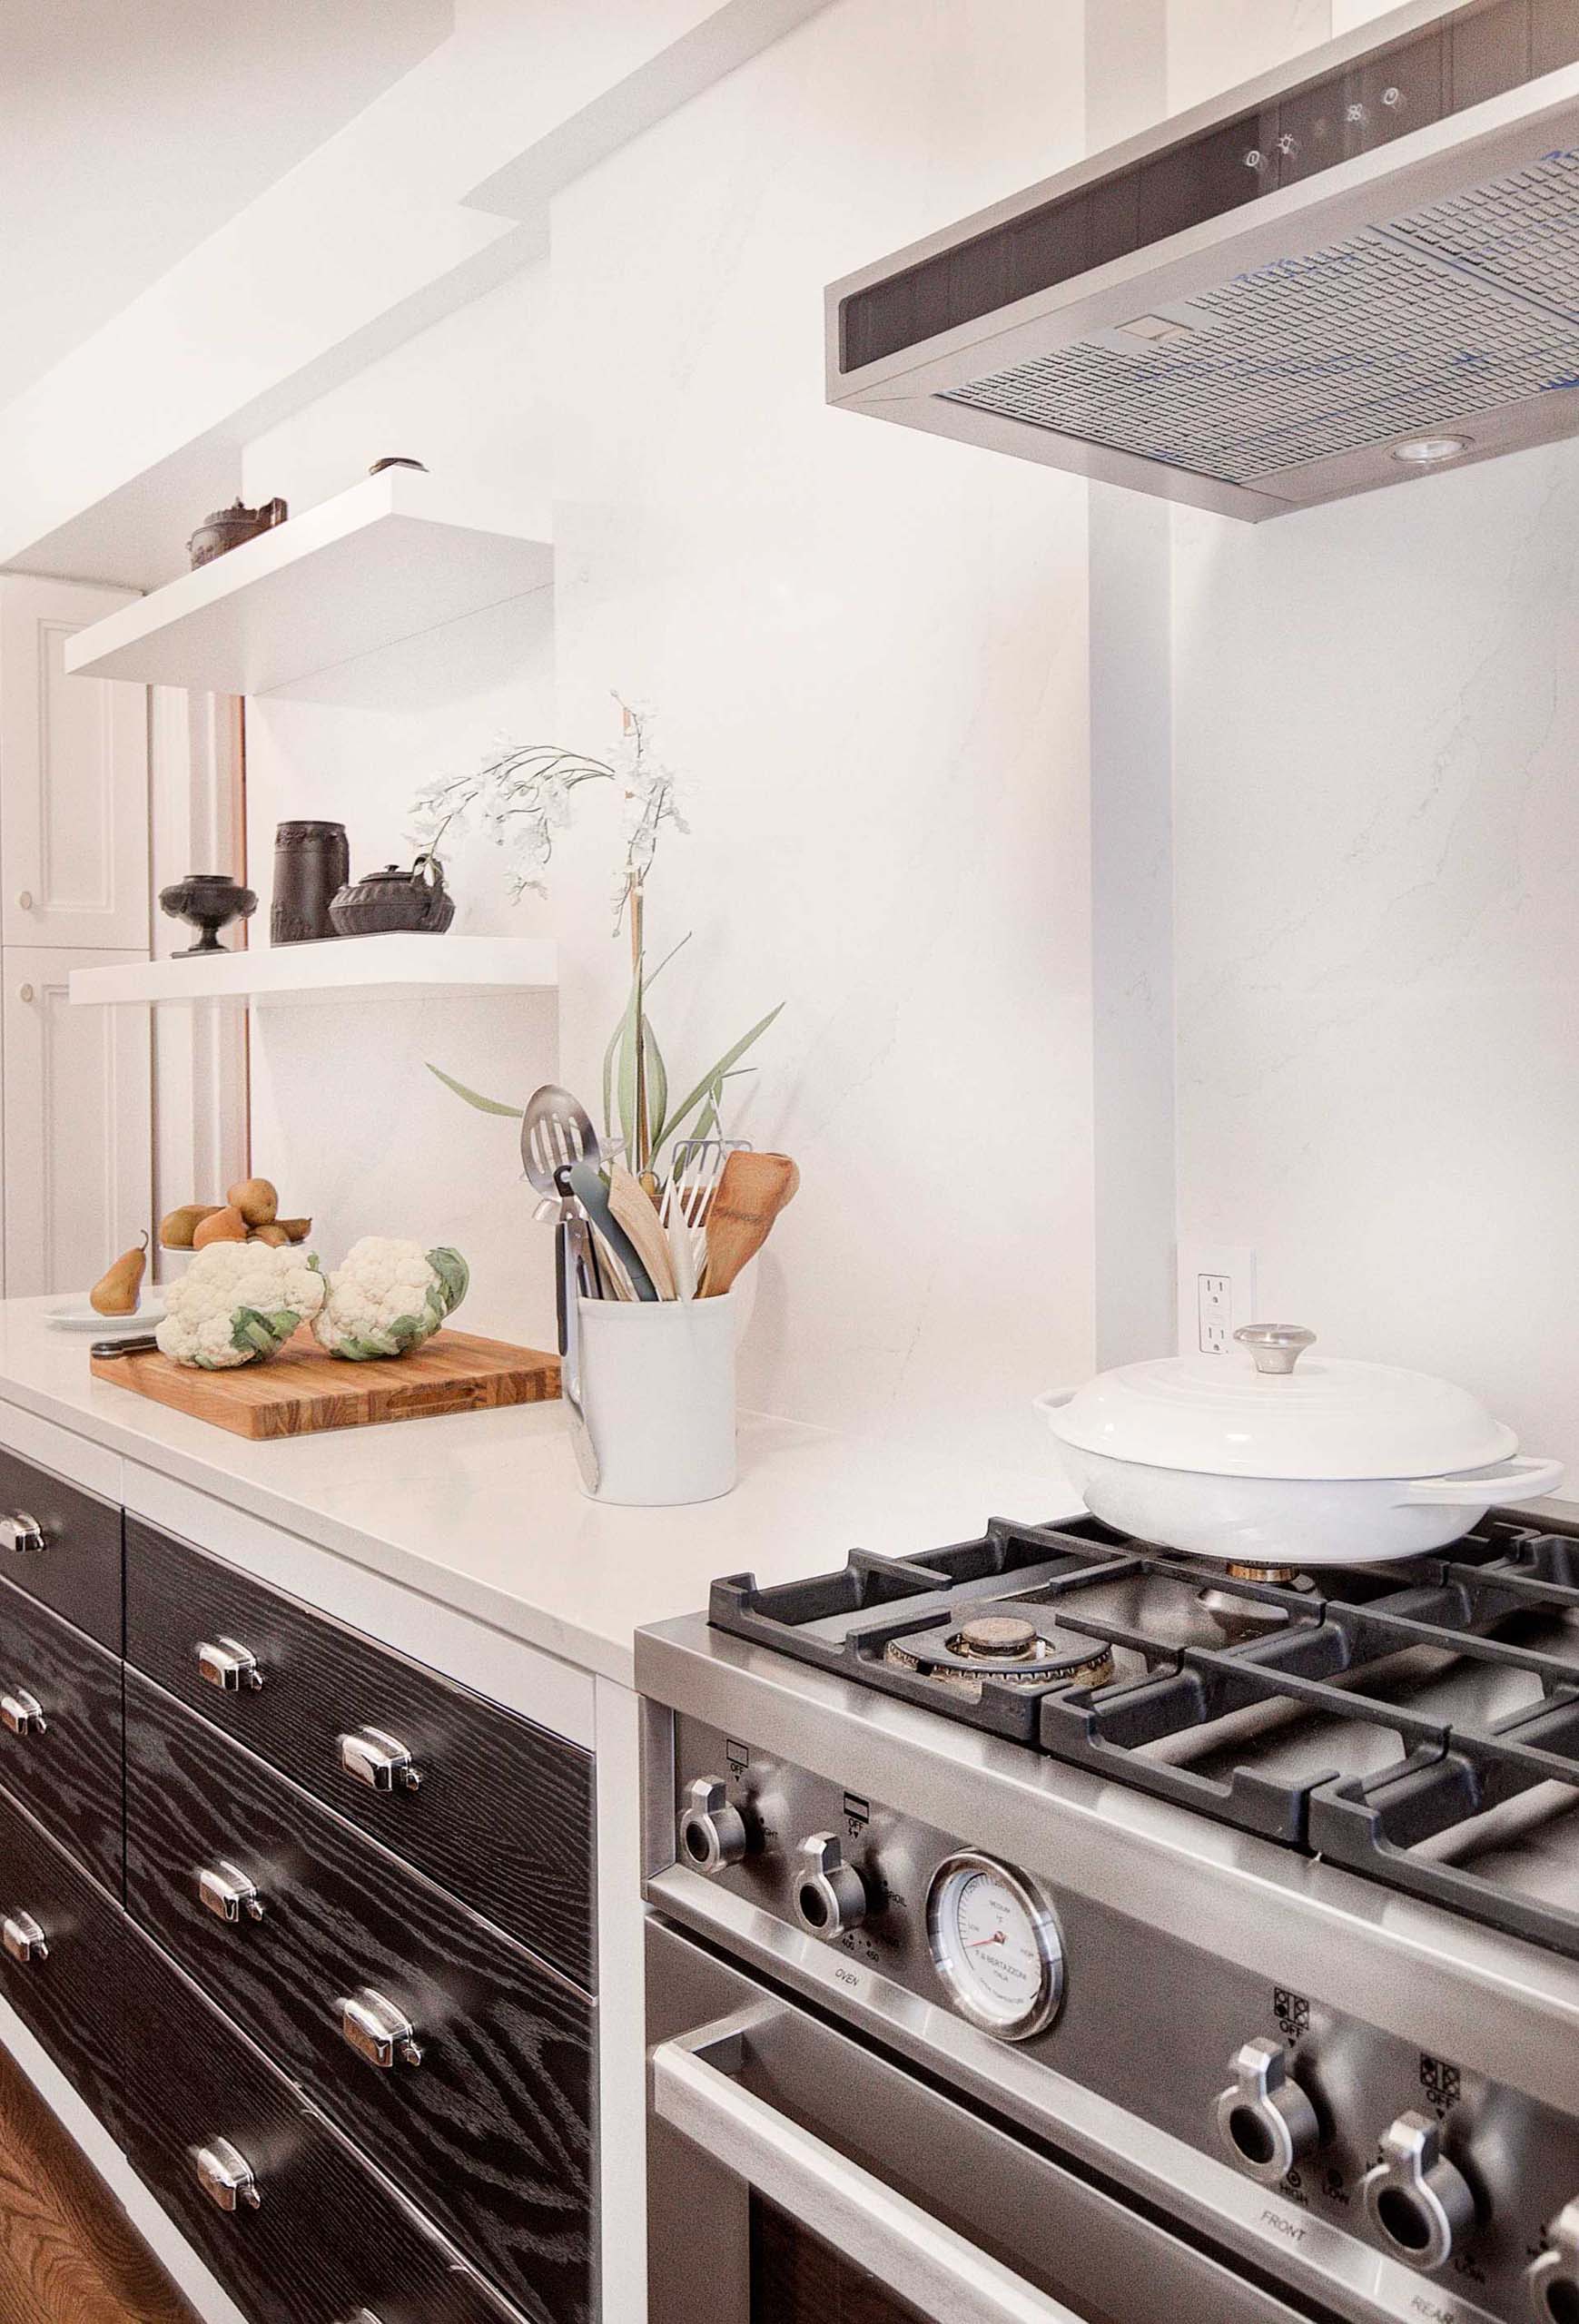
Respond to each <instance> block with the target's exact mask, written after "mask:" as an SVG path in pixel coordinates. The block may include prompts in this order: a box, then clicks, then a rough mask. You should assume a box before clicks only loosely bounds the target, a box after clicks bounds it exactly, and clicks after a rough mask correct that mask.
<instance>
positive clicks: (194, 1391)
mask: <svg viewBox="0 0 1579 2324" xmlns="http://www.w3.org/2000/svg"><path fill="white" fill-rule="evenodd" d="M90 1361H91V1364H92V1369H93V1374H94V1379H95V1380H107V1381H108V1382H109V1383H110V1384H111V1386H112V1387H115V1388H129V1389H131V1390H133V1392H134V1393H136V1394H138V1395H140V1396H152V1397H153V1401H154V1403H159V1404H168V1405H169V1406H170V1408H171V1410H172V1411H173V1412H178V1413H191V1415H192V1418H193V1420H207V1421H212V1423H213V1424H214V1426H215V1427H216V1428H228V1429H230V1430H231V1431H232V1433H234V1434H235V1435H237V1436H252V1437H271V1436H315V1435H317V1434H318V1433H320V1432H321V1430H323V1429H328V1428H368V1427H370V1426H371V1425H372V1424H373V1423H376V1422H381V1421H393V1420H427V1419H428V1418H429V1416H430V1415H431V1414H433V1413H473V1412H486V1411H489V1410H491V1409H493V1408H495V1407H497V1406H499V1405H502V1404H538V1403H546V1402H548V1400H549V1399H550V1398H552V1397H555V1396H557V1395H558V1393H559V1359H558V1356H557V1355H548V1354H544V1352H543V1350H542V1349H541V1348H535V1347H511V1346H510V1345H508V1343H507V1342H505V1341H503V1340H481V1339H476V1338H474V1337H473V1335H472V1334H470V1333H469V1332H437V1333H435V1334H434V1336H433V1337H432V1338H431V1339H430V1340H429V1341H428V1342H426V1344H424V1345H423V1346H421V1347H419V1348H417V1349H414V1350H413V1351H412V1353H411V1354H409V1355H399V1356H390V1357H387V1358H384V1359H381V1360H380V1359H377V1358H375V1359H374V1360H372V1361H371V1362H370V1363H367V1364H351V1363H348V1362H347V1361H346V1359H345V1358H344V1357H343V1356H338V1355H326V1354H324V1352H323V1350H322V1349H321V1347H320V1346H319V1345H318V1343H317V1342H316V1340H314V1339H313V1337H312V1335H311V1333H310V1332H307V1331H302V1332H299V1333H298V1334H297V1335H296V1337H295V1338H294V1339H293V1340H292V1341H291V1344H290V1345H289V1346H288V1347H287V1348H285V1349H283V1350H282V1351H281V1354H279V1355H277V1356H274V1357H273V1358H272V1359H271V1361H270V1362H269V1363H267V1364H239V1365H238V1366H237V1367H236V1369H235V1370H234V1371H232V1372H202V1371H199V1370H198V1369H197V1367H196V1366H195V1365H192V1364H173V1363H172V1362H171V1360H170V1358H169V1357H168V1356H167V1355H161V1354H159V1353H158V1351H157V1350H156V1349H153V1348H150V1349H149V1350H147V1351H146V1352H145V1353H144V1354H142V1355H116V1356H102V1355H100V1356H94V1357H93V1358H91V1359H90Z"/></svg>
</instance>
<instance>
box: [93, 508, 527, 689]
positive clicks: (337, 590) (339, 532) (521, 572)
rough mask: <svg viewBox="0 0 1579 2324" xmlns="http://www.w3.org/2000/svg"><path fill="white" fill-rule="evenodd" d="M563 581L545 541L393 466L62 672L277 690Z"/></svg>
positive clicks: (232, 554)
mask: <svg viewBox="0 0 1579 2324" xmlns="http://www.w3.org/2000/svg"><path fill="white" fill-rule="evenodd" d="M553 577H554V552H553V550H552V549H551V548H550V547H548V543H547V542H545V541H539V540H530V539H528V537H526V536H525V535H524V534H521V533H512V532H499V531H498V530H495V529H492V528H490V527H488V526H487V525H485V524H483V523H482V522H480V521H479V512H478V511H477V510H475V509H469V508H467V507H465V506H463V504H462V503H461V502H459V500H458V499H457V498H456V497H454V495H453V494H452V493H450V492H449V491H448V490H447V489H446V488H445V487H443V486H442V485H440V484H439V482H438V480H437V479H436V478H433V477H430V476H423V475H420V474H419V472H418V471H417V470H416V469H415V468H386V469H385V470H384V471H383V473H382V474H381V475H380V476H372V477H369V478H367V479H366V480H365V482H363V483H361V484H357V485H353V486H352V487H351V488H350V491H349V492H342V493H340V494H339V495H337V497H335V498H334V499H332V500H324V501H321V502H320V503H319V505H318V507H315V508H308V509H304V510H303V511H302V513H301V516H299V517H290V518H288V519H287V521H286V522H285V523H284V524H282V525H278V526H276V527H274V529H273V530H272V531H271V532H267V533H261V534H259V536H258V537H257V538H256V539H255V540H250V541H243V542H242V546H241V547H240V548H232V549H231V550H229V551H227V553H226V554H225V555H224V556H216V557H214V558H212V560H211V561H210V563H208V564H207V565H203V566H199V567H198V569H197V571H196V572H195V573H183V575H182V576H181V578H180V580H179V581H172V582H170V583H169V584H168V585H167V586H166V587H164V588H163V589H155V590H154V591H153V595H152V596H146V597H143V598H140V599H139V601H138V602H137V604H136V605H134V606H126V607H125V608H124V609H123V611H122V612H120V613H118V614H112V615H110V617H109V619H108V620H107V621H99V622H94V624H93V625H92V627H91V628H88V629H82V630H79V631H78V632H77V634H76V635H75V636H74V637H71V638H68V639H67V641H66V645H65V666H66V669H67V670H68V672H70V673H71V674H73V675H76V676H84V677H95V678H130V679H132V680H133V681H134V682H135V683H136V684H140V685H165V686H191V687H192V688H193V689H195V690H196V691H198V692H200V693H204V694H270V693H272V692H274V691H275V690H276V689H277V688H279V687H281V686H288V685H291V684H293V683H295V682H296V681H297V680H299V679H302V678H310V677H318V676H319V675H321V673H322V672H323V671H325V670H331V669H335V668H337V667H338V666H339V665H340V664H341V663H344V662H350V661H354V660H355V659H356V658H357V656H358V655H362V654H370V653H372V652H373V651H375V649H376V648H378V647H379V646H381V645H399V644H400V642H401V641H402V640H403V639H405V638H409V637H416V636H419V635H421V634H422V633H423V632H424V631H427V630H430V629H437V628H439V626H440V625H441V624H443V623H445V622H449V621H458V620H459V619H460V617H461V616H462V615H465V614H475V613H480V612H482V611H483V609H484V608H485V607H486V606H497V605H499V604H502V603H503V601H504V600H505V599H506V598H508V597H518V596H525V595H526V594H527V592H528V591H529V590H533V589H542V588H546V587H547V586H548V583H549V582H550V581H551V580H552V579H553Z"/></svg>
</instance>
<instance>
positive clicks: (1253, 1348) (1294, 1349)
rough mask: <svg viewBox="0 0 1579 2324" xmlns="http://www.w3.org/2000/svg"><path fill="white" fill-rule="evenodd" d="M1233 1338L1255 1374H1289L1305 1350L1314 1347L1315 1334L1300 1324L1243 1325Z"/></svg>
mask: <svg viewBox="0 0 1579 2324" xmlns="http://www.w3.org/2000/svg"><path fill="white" fill-rule="evenodd" d="M1234 1337H1235V1339H1237V1340H1238V1341H1239V1343H1240V1344H1241V1345H1242V1346H1245V1347H1248V1349H1249V1351H1250V1354H1251V1355H1252V1357H1253V1358H1254V1360H1255V1365H1256V1369H1257V1371H1258V1372H1267V1373H1288V1372H1292V1371H1293V1369H1294V1366H1295V1365H1296V1364H1298V1361H1299V1359H1300V1357H1301V1356H1302V1355H1303V1354H1304V1353H1305V1351H1306V1349H1307V1348H1308V1347H1314V1346H1315V1345H1316V1334H1315V1333H1314V1332H1308V1331H1307V1330H1306V1328H1305V1326H1304V1324H1243V1325H1241V1327H1240V1328H1239V1331H1237V1332H1236V1333H1235V1334H1234Z"/></svg>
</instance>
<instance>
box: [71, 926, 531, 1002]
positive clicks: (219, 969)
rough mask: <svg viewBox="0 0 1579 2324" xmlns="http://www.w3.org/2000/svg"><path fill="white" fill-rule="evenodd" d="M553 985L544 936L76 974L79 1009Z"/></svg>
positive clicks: (301, 948)
mask: <svg viewBox="0 0 1579 2324" xmlns="http://www.w3.org/2000/svg"><path fill="white" fill-rule="evenodd" d="M558 980H559V969H558V950H557V948H556V946H555V945H554V944H553V942H552V941H551V940H549V939H548V938H546V937H542V938H539V937H527V936H409V935H397V936H343V937H340V938H337V939H335V940H332V941H331V942H327V943H322V944H272V945H269V944H264V945H260V946H258V947H257V948H256V949H255V950H252V951H246V952H205V953H202V955H200V956H198V957H196V958H192V959H187V960H133V961H130V962H128V963H127V964H126V965H125V966H124V967H123V968H114V969H74V970H72V974H71V997H72V1000H73V1001H74V1002H75V1003H77V1004H78V1005H79V1006H82V1005H87V1006H89V1007H98V1008H105V1007H109V1008H116V1007H121V1008H133V1007H136V1008H146V1007H148V1006H149V1004H150V1003H153V1004H158V1003H159V1002H162V1001H190V1000H227V1001H232V1002H234V1003H236V1004H238V1005H245V1004H246V1003H248V1002H251V1001H272V1000H284V1001H298V1002H301V1001H334V1000H368V999H370V998H377V997H378V996H379V995H380V994H382V995H386V996H391V997H392V996H395V995H400V996H402V997H404V996H406V995H422V994H439V993H460V992H470V993H480V992H544V991H551V990H554V989H555V987H556V986H557V985H558Z"/></svg>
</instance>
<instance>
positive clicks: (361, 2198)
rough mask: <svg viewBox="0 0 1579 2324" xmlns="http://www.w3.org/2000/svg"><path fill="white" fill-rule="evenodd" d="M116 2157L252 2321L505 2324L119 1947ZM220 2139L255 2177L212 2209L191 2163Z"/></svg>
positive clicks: (485, 2295)
mask: <svg viewBox="0 0 1579 2324" xmlns="http://www.w3.org/2000/svg"><path fill="white" fill-rule="evenodd" d="M126 1951H127V1960H126V1982H127V1992H128V1999H129V2004H130V2006H129V2008H128V2011H127V2037H126V2093H127V2096H126V2121H125V2125H124V2137H125V2143H126V2149H127V2152H128V2153H129V2154H130V2156H131V2159H132V2162H133V2166H134V2167H135V2169H136V2170H137V2171H138V2173H139V2175H140V2176H141V2177H142V2178H143V2180H145V2181H146V2182H147V2184H148V2186H149V2187H150V2188H151V2189H152V2191H153V2193H154V2195H155V2196H156V2197H157V2198H158V2200H159V2201H160V2203H161V2204H162V2206H163V2209H164V2210H165V2211H168V2212H169V2213H170V2215H171V2217H172V2218H173V2220H174V2221H176V2223H177V2224H178V2225H179V2226H180V2227H181V2228H182V2230H183V2231H184V2233H185V2234H186V2235H187V2236H188V2237H189V2238H190V2239H191V2240H192V2243H194V2244H195V2245H196V2247H197V2248H198V2250H200V2251H201V2252H202V2255H203V2257H204V2259H205V2260H207V2261H208V2263H209V2266H210V2267H211V2268H212V2270H213V2272H214V2273H215V2275H216V2276H218V2278H219V2279H220V2280H221V2282H222V2283H223V2284H224V2286H225V2288H226V2290H228V2291H229V2292H230V2294H231V2296H232V2299H234V2300H235V2301H236V2303H237V2305H238V2306H239V2307H240V2308H241V2309H242V2310H243V2311H244V2312H245V2313H246V2314H247V2315H248V2316H250V2317H252V2318H255V2319H257V2324H341V2319H350V2317H352V2316H355V2315H356V2314H358V2313H359V2312H360V2310H361V2309H368V2310H370V2312H371V2313H372V2314H373V2315H375V2316H376V2317H377V2318H378V2319H379V2324H506V2311H505V2310H504V2309H502V2308H501V2307H500V2305H499V2304H498V2302H497V2301H496V2300H495V2299H494V2298H493V2297H492V2295H491V2294H490V2293H489V2291H488V2290H486V2289H485V2287H484V2286H483V2285H482V2284H481V2283H480V2282H479V2281H478V2280H477V2279H476V2277H475V2276H473V2275H472V2274H471V2272H470V2270H467V2269H466V2268H465V2267H464V2266H463V2265H462V2263H460V2262H459V2261H458V2260H456V2259H455V2257H454V2255H453V2254H451V2253H450V2252H449V2251H448V2250H446V2248H445V2247H444V2246H443V2245H442V2244H441V2243H439V2241H438V2240H436V2239H435V2238H433V2237H431V2236H429V2235H427V2234H425V2233H424V2232H423V2231H422V2230H421V2228H420V2227H419V2224H418V2223H417V2221H415V2220H414V2219H413V2218H412V2216H411V2214H410V2211H407V2209H406V2208H405V2206H404V2205H403V2204H402V2203H401V2202H400V2201H399V2200H398V2199H397V2197H396V2196H395V2195H394V2193H393V2192H392V2191H390V2189H389V2188H388V2187H387V2186H385V2185H384V2184H383V2182H382V2181H380V2179H379V2178H378V2177H376V2176H375V2175H374V2173H373V2172H371V2171H369V2170H367V2169H366V2168H365V2166H364V2165H363V2164H362V2162H360V2160H359V2159H358V2158H357V2157H356V2156H355V2155H354V2154H353V2153H352V2152H350V2150H349V2148H348V2147H347V2146H346V2144H345V2142H344V2141H343V2140H341V2139H340V2138H339V2137H337V2136H336V2134H335V2133H334V2132H333V2131H332V2129H331V2126H330V2125H329V2124H328V2123H326V2122H324V2121H323V2120H322V2118H321V2116H320V2115H319V2114H318V2113H317V2112H315V2111H314V2110H313V2109H312V2108H311V2106H309V2105H308V2104H307V2103H306V2102H304V2101H303V2099H302V2097H301V2093H299V2092H298V2091H296V2090H295V2089H293V2088H292V2087H291V2084H290V2083H288V2082H286V2081H285V2080H284V2079H283V2078H282V2076H281V2075H280V2074H278V2073H275V2071H274V2070H273V2068H272V2067H271V2065H270V2064H269V2063H267V2062H266V2061H265V2060H264V2059H263V2058H262V2056H261V2055H260V2054H259V2053H258V2052H257V2051H256V2050H254V2049H253V2048H252V2045H251V2044H250V2043H247V2042H245V2041H243V2040H242V2037H241V2035H240V2034H239V2033H237V2032H236V2030H235V2029H234V2027H232V2025H230V2024H228V2023H227V2022H226V2021H225V2019H224V2018H222V2016H221V2015H220V2014H218V2013H217V2012H216V2011H215V2010H213V2009H212V2008H211V2007H210V2006H209V2005H208V2004H207V2003H206V2002H204V2001H203V2000H202V1999H201V1997H200V1996H199V1995H198V1994H195V1993H194V1992H193V1991H192V1987H191V1986H190V1985H189V1984H187V1983H186V1982H185V1980H184V1979H183V1977H181V1976H180V1975H178V1974H177V1973H176V1971H175V1970H174V1969H173V1967H172V1966H171V1965H170V1964H169V1963H168V1962H167V1961H165V1960H164V1959H163V1957H162V1955H160V1954H159V1953H158V1952H157V1951H156V1950H155V1948H154V1947H153V1945H150V1944H148V1943H147V1941H146V1940H145V1939H143V1938H142V1937H140V1936H138V1935H136V1934H135V1933H134V1932H132V1933H129V1935H128V1939H127V1948H126ZM217 2140H223V2141H224V2142H226V2143H227V2144H228V2145H229V2146H230V2147H231V2148H232V2149H233V2150H234V2152H235V2154H236V2155H237V2156H239V2157H240V2158H241V2159H242V2161H243V2162H245V2163H247V2164H248V2165H250V2166H251V2168H252V2171H253V2172H254V2173H255V2174H256V2184H255V2189H254V2191H255V2193H256V2195H257V2197H258V2201H257V2205H256V2207H255V2208H254V2207H253V2206H252V2204H251V2203H250V2202H248V2201H246V2200H245V2199H244V2197H241V2198H238V2200H237V2201H236V2204H235V2208H234V2209H233V2210H222V2209H221V2208H220V2207H219V2206H218V2205H217V2204H216V2203H215V2202H214V2201H213V2200H212V2197H211V2196H210V2195H209V2194H208V2193H207V2192H205V2191H204V2189H203V2187H202V2184H201V2182H200V2180H199V2175H198V2169H197V2163H196V2160H195V2156H196V2154H197V2152H199V2151H201V2150H202V2149H203V2148H205V2147H207V2148H209V2149H211V2150H212V2147H213V2144H214V2142H215V2141H217Z"/></svg>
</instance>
